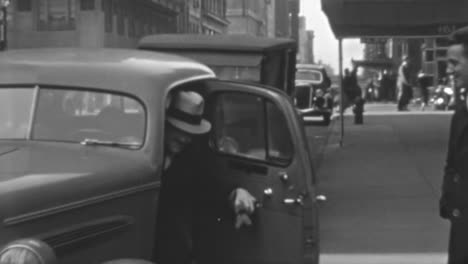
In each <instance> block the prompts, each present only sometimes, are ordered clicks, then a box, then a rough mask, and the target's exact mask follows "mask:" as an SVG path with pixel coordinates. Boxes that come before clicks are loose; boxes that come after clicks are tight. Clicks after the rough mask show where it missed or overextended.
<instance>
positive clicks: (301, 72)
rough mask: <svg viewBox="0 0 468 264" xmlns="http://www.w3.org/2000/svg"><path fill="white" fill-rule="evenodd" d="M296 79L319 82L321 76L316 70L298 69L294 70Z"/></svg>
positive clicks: (321, 78)
mask: <svg viewBox="0 0 468 264" xmlns="http://www.w3.org/2000/svg"><path fill="white" fill-rule="evenodd" d="M296 80H308V81H314V82H317V83H320V82H322V80H323V76H322V73H321V72H320V71H317V70H309V69H308V70H305V69H298V70H297V72H296Z"/></svg>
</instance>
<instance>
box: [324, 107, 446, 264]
mask: <svg viewBox="0 0 468 264" xmlns="http://www.w3.org/2000/svg"><path fill="white" fill-rule="evenodd" d="M377 112H378V111H377ZM370 113H373V114H375V111H370ZM366 115H367V113H366ZM412 118H414V116H413V117H411V118H408V117H404V116H372V114H371V116H365V120H364V125H354V124H353V123H352V122H353V117H352V116H349V115H347V116H345V119H344V120H345V137H344V145H343V147H340V146H339V140H340V124H341V120H340V119H339V118H337V120H336V121H335V122H334V124H333V127H332V129H331V131H330V138H329V140H328V145H327V147H326V149H325V151H324V154H323V155H324V159H323V161H322V164H321V166H320V170H319V185H318V187H319V193H321V194H324V195H326V196H327V198H328V201H327V202H325V203H324V204H323V205H322V206H321V208H320V214H321V216H320V225H321V252H322V254H321V264H331V263H333V264H334V263H347V264H352V263H360V264H362V263H398V264H404V263H414V264H416V263H417V264H424V263H440V264H442V263H445V261H446V253H445V252H446V248H447V239H448V223H447V222H445V221H442V220H441V219H440V218H439V217H438V207H437V205H438V197H439V189H440V188H439V185H440V177H441V176H440V174H441V172H442V166H443V160H444V155H445V153H444V151H443V149H444V144H445V139H446V137H444V136H445V134H444V133H445V130H443V129H440V131H442V132H439V130H437V131H435V130H434V131H432V132H431V133H432V134H428V135H427V137H428V138H426V139H424V140H421V142H417V143H418V144H419V143H420V145H418V149H415V148H414V146H412V145H411V144H412V142H413V141H412V139H411V138H404V136H402V134H401V132H400V127H398V126H400V125H401V124H400V123H401V122H408V124H407V125H408V126H414V129H413V127H411V128H405V132H406V129H407V130H408V131H410V132H411V133H413V130H414V131H415V133H416V132H417V131H418V129H419V130H420V129H421V127H420V126H419V125H418V124H413V123H414V122H413V119H412ZM424 118H425V119H424V120H420V121H417V122H428V123H431V122H435V121H433V120H432V119H435V120H436V121H437V122H439V123H441V125H440V127H442V128H443V126H445V125H446V124H445V122H446V121H445V118H446V117H445V116H438V115H433V116H427V117H424ZM426 119H427V120H426ZM402 120H403V121H402ZM440 120H442V121H440ZM403 125H405V126H406V123H403ZM403 125H401V126H402V127H404V126H403ZM411 129H413V130H411ZM411 133H409V132H408V134H411ZM411 135H412V134H411ZM415 135H416V134H415ZM406 136H407V135H406ZM426 140H427V142H435V143H434V145H431V144H426ZM408 142H411V144H409V143H408ZM419 148H421V149H419ZM426 148H427V149H426Z"/></svg>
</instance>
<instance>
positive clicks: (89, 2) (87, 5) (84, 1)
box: [80, 0, 94, 11]
mask: <svg viewBox="0 0 468 264" xmlns="http://www.w3.org/2000/svg"><path fill="white" fill-rule="evenodd" d="M80 7H81V10H83V11H89V10H94V0H81V1H80Z"/></svg>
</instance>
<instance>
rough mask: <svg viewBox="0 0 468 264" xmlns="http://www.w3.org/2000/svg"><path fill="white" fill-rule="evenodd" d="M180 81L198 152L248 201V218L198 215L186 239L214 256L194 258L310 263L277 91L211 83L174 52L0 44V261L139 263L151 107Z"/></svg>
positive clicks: (310, 184) (149, 172) (152, 189)
mask: <svg viewBox="0 0 468 264" xmlns="http://www.w3.org/2000/svg"><path fill="white" fill-rule="evenodd" d="M188 87H189V88H191V89H193V90H194V91H198V92H199V93H200V94H203V95H204V96H205V98H206V102H207V108H206V109H207V111H206V118H207V119H208V120H210V121H211V123H212V125H213V127H214V129H213V130H212V132H210V134H209V136H208V138H207V141H208V142H206V144H205V145H204V146H205V147H204V148H203V149H202V150H201V151H202V152H201V153H200V155H204V153H203V151H206V153H208V152H209V153H210V155H212V156H213V157H214V160H213V165H216V166H214V167H213V170H214V172H215V175H219V177H220V180H230V181H235V182H236V183H238V184H239V185H241V186H244V187H245V188H247V189H248V190H249V191H250V192H251V193H252V194H253V195H255V197H257V198H258V200H259V201H260V202H261V204H262V207H261V208H258V210H257V211H256V213H255V215H254V218H253V221H254V223H253V227H252V228H249V229H243V230H240V231H239V230H236V229H235V228H234V225H233V221H234V219H231V218H229V217H221V218H216V219H208V220H207V223H208V224H207V225H206V227H205V228H207V229H210V232H207V233H209V234H214V236H213V237H205V238H202V239H201V241H200V244H199V245H198V248H199V249H200V252H217V253H219V254H215V255H214V256H213V255H210V254H205V255H204V254H199V255H200V258H201V259H200V263H232V264H247V263H285V264H286V263H288V264H293V263H294V264H298V263H317V262H318V258H319V235H318V212H317V196H316V191H315V177H316V175H315V172H314V170H313V167H312V165H311V162H310V161H311V159H310V154H309V149H308V144H307V142H306V140H307V139H306V136H305V133H304V129H303V126H302V124H301V120H300V119H299V118H298V115H297V113H296V109H295V107H294V106H293V105H292V103H291V100H290V99H289V98H288V96H287V95H286V94H285V93H284V92H282V91H280V90H279V89H275V88H269V87H266V86H260V85H256V84H253V83H239V82H229V81H221V80H219V79H217V78H216V77H215V74H214V72H213V71H212V70H211V69H209V68H208V67H207V66H205V65H203V64H200V63H198V62H195V61H193V60H191V59H188V58H184V57H180V56H175V55H169V54H163V53H158V52H145V51H139V50H120V49H84V50H82V49H31V50H16V51H14V50H11V51H6V52H2V53H1V54H0V179H1V181H0V208H1V210H0V211H1V214H0V221H1V223H2V224H1V227H0V231H1V233H2V235H1V236H0V245H4V248H3V250H0V260H3V259H8V258H10V261H11V262H7V263H25V264H26V263H31V262H26V260H27V259H29V258H31V259H41V261H39V262H38V263H42V264H49V263H54V261H57V262H58V263H62V264H74V263H80V264H82V263H102V262H105V261H110V260H115V259H127V261H126V262H125V263H135V264H136V263H142V261H143V260H147V261H150V260H152V257H153V256H152V253H153V246H154V241H155V239H156V238H155V232H154V229H155V216H156V212H157V210H158V196H159V193H160V188H161V174H162V172H163V170H162V167H163V153H164V149H163V145H164V144H163V139H164V127H165V121H164V120H165V110H166V107H167V105H168V100H169V98H171V95H172V93H174V92H175V91H179V90H180V89H187V88H188ZM245 124H248V125H247V126H246V125H245ZM225 142H229V144H230V146H231V147H229V148H227V147H226V146H225V144H226V143H225ZM232 146H235V148H232ZM200 176H201V175H200ZM174 210H177V208H174ZM213 229H214V230H213ZM18 239H20V240H18ZM44 245H45V246H44ZM44 247H46V248H47V247H49V249H50V250H45V251H39V250H38V248H44ZM204 250H205V251H204ZM18 251H23V252H22V254H17V253H18ZM52 255H55V256H54V257H55V258H57V259H55V260H54V259H53V258H52V257H51V256H52ZM18 256H23V258H20V257H18ZM2 263H3V262H2Z"/></svg>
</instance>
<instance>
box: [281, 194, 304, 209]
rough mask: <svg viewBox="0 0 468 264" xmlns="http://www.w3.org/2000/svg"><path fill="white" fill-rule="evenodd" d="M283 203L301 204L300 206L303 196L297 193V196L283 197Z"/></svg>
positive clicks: (302, 203)
mask: <svg viewBox="0 0 468 264" xmlns="http://www.w3.org/2000/svg"><path fill="white" fill-rule="evenodd" d="M283 203H284V204H288V205H293V204H295V205H301V206H302V205H304V198H303V197H302V196H301V195H299V196H298V197H297V198H285V199H284V200H283Z"/></svg>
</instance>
